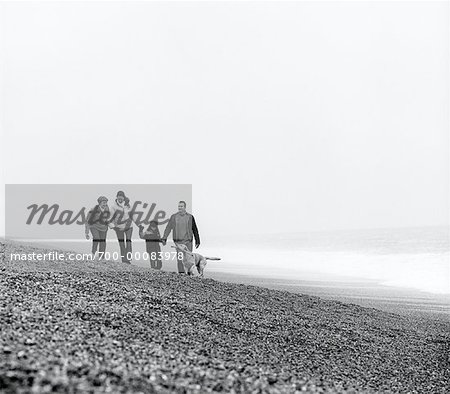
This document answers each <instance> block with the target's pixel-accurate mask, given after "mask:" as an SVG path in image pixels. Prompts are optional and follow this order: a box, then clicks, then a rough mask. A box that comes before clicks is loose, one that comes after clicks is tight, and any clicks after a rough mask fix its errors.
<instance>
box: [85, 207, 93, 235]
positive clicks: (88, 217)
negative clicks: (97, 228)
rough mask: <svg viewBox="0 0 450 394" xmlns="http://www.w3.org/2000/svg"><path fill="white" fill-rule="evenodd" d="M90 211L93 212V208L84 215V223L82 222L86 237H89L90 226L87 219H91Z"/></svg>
mask: <svg viewBox="0 0 450 394" xmlns="http://www.w3.org/2000/svg"><path fill="white" fill-rule="evenodd" d="M92 213H93V209H91V210H90V211H89V212H88V214H87V216H86V223H84V230H85V235H86V239H89V228H90V224H89V221H90V220H91V216H92Z"/></svg>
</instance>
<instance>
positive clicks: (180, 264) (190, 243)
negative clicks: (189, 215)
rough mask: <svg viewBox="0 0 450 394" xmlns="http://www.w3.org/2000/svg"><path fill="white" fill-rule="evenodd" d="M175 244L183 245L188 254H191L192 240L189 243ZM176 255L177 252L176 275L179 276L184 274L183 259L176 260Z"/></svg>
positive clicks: (180, 242)
mask: <svg viewBox="0 0 450 394" xmlns="http://www.w3.org/2000/svg"><path fill="white" fill-rule="evenodd" d="M176 243H177V244H183V245H186V246H187V248H188V250H189V251H190V252H192V240H190V241H177V242H176ZM178 255H179V252H178V250H177V266H178V273H179V274H184V265H183V259H182V258H181V259H179V258H178Z"/></svg>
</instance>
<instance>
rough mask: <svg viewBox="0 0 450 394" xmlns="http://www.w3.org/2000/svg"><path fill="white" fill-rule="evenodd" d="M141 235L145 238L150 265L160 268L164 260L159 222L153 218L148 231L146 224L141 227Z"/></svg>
mask: <svg viewBox="0 0 450 394" xmlns="http://www.w3.org/2000/svg"><path fill="white" fill-rule="evenodd" d="M139 237H140V238H141V239H145V247H146V250H147V253H148V255H149V259H150V266H151V267H152V268H154V269H157V270H160V269H161V267H162V261H161V247H160V246H159V243H160V242H162V240H161V235H160V233H159V229H158V223H157V222H156V221H154V220H152V221H151V222H150V225H149V226H148V228H147V230H146V231H144V226H141V227H139Z"/></svg>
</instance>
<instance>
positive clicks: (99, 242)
mask: <svg viewBox="0 0 450 394" xmlns="http://www.w3.org/2000/svg"><path fill="white" fill-rule="evenodd" d="M90 230H91V234H92V254H93V255H94V254H95V253H97V249H98V251H99V253H100V256H101V257H103V255H104V253H105V250H106V233H107V232H108V230H107V229H106V230H105V231H100V230H98V229H96V228H95V227H91V228H90Z"/></svg>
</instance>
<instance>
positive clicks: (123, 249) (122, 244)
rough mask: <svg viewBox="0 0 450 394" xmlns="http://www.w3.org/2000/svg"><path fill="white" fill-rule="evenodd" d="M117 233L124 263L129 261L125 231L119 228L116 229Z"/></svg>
mask: <svg viewBox="0 0 450 394" xmlns="http://www.w3.org/2000/svg"><path fill="white" fill-rule="evenodd" d="M114 230H115V232H116V235H117V240H118V241H119V246H120V255H121V257H122V263H127V262H128V261H127V250H126V247H125V240H124V237H125V235H124V234H125V232H124V231H122V230H119V229H114Z"/></svg>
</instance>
